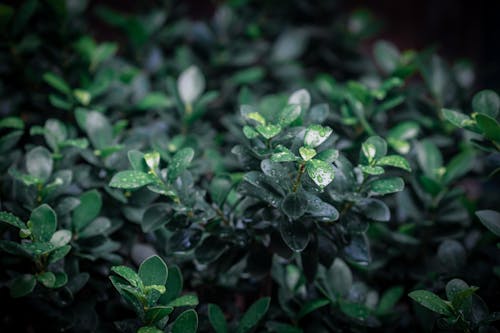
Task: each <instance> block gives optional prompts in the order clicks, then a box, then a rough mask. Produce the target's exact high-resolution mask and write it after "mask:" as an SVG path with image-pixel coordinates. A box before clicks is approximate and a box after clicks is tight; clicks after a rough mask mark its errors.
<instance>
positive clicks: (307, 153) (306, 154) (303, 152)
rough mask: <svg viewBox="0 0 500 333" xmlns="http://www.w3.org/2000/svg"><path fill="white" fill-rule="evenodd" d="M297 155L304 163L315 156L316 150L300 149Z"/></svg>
mask: <svg viewBox="0 0 500 333" xmlns="http://www.w3.org/2000/svg"><path fill="white" fill-rule="evenodd" d="M299 154H300V157H302V159H303V160H304V161H309V160H310V159H312V158H313V157H314V156H316V150H314V148H309V147H300V148H299Z"/></svg>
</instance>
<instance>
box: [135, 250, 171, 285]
mask: <svg viewBox="0 0 500 333" xmlns="http://www.w3.org/2000/svg"><path fill="white" fill-rule="evenodd" d="M139 277H140V278H141V279H142V282H143V283H144V285H145V286H151V285H159V286H163V285H165V283H166V282H167V277H168V268H167V265H166V264H165V262H164V261H163V260H162V259H161V258H160V257H159V256H157V255H154V256H151V257H149V258H147V259H146V260H144V261H143V262H142V264H141V266H140V267H139Z"/></svg>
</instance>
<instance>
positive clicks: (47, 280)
mask: <svg viewBox="0 0 500 333" xmlns="http://www.w3.org/2000/svg"><path fill="white" fill-rule="evenodd" d="M36 279H37V280H38V282H40V283H41V284H42V285H44V286H45V287H47V288H54V285H55V283H56V276H55V274H54V273H52V272H43V273H40V274H38V275H37V276H36Z"/></svg>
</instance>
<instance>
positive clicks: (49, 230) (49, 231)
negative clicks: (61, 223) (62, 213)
mask: <svg viewBox="0 0 500 333" xmlns="http://www.w3.org/2000/svg"><path fill="white" fill-rule="evenodd" d="M29 226H30V229H31V234H32V235H33V238H34V240H35V241H38V242H49V241H50V239H51V238H52V235H53V234H54V232H55V231H56V229H57V216H56V213H55V212H54V210H52V208H50V206H49V205H46V204H43V205H41V206H38V207H37V208H35V209H34V210H33V211H32V212H31V216H30V220H29Z"/></svg>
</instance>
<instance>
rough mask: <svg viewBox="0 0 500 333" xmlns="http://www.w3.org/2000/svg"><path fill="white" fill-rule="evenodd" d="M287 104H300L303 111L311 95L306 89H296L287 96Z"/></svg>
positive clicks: (308, 104) (309, 102)
mask: <svg viewBox="0 0 500 333" xmlns="http://www.w3.org/2000/svg"><path fill="white" fill-rule="evenodd" d="M288 104H292V105H300V109H301V112H305V111H307V110H308V109H309V106H310V105H311V95H310V94H309V92H308V91H307V90H306V89H300V90H297V91H295V92H293V94H292V95H290V97H289V98H288Z"/></svg>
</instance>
